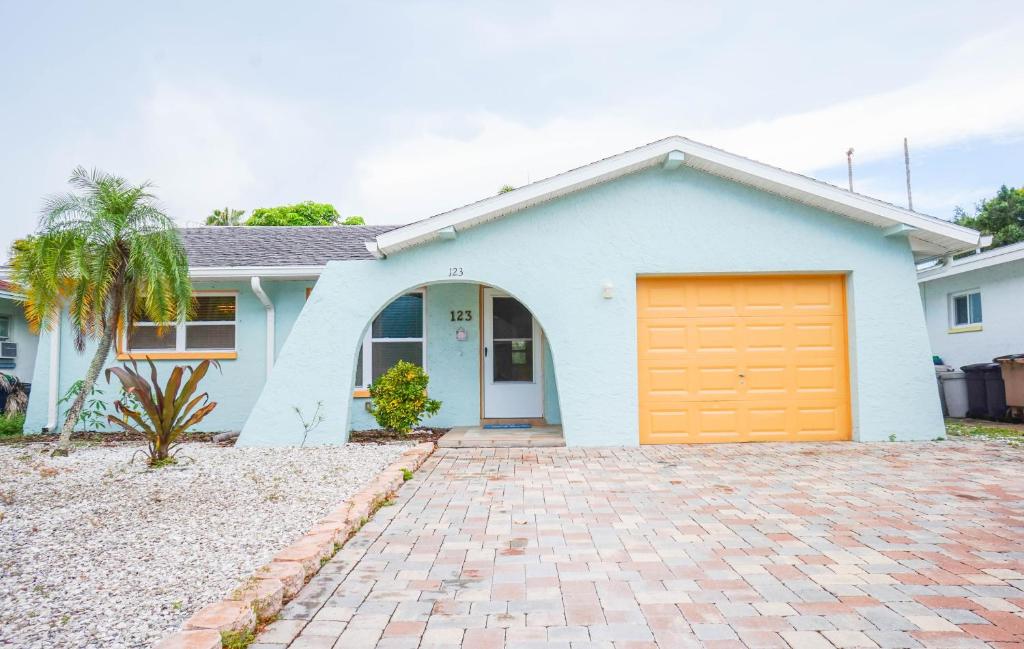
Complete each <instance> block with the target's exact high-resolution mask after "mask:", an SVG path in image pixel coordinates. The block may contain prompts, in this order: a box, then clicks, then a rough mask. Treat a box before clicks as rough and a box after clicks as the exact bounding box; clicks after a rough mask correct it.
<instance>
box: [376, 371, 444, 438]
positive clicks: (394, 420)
mask: <svg viewBox="0 0 1024 649" xmlns="http://www.w3.org/2000/svg"><path fill="white" fill-rule="evenodd" d="M429 382H430V377H429V376H427V373H426V372H424V371H423V368H422V367H420V366H419V365H415V364H413V363H409V362H406V361H398V362H397V363H395V365H394V367H392V368H391V369H389V370H388V371H387V372H384V374H382V375H380V377H378V378H377V380H376V381H374V382H373V384H372V385H371V386H370V407H369V411H370V414H371V415H373V418H374V419H376V420H377V423H378V424H380V425H381V427H383V428H386V429H388V430H392V431H395V432H397V433H402V434H403V435H404V434H406V433H408V432H409V431H410V430H412V429H413V428H415V427H416V426H418V425H419V423H420V421H422V419H423V417H424V415H434V414H437V411H438V410H440V409H441V402H440V401H437V400H435V399H430V398H428V397H427V384H428V383H429Z"/></svg>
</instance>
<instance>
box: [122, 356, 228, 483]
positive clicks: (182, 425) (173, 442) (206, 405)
mask: <svg viewBox="0 0 1024 649" xmlns="http://www.w3.org/2000/svg"><path fill="white" fill-rule="evenodd" d="M146 361H147V362H148V363H149V367H150V370H151V371H150V376H151V378H152V384H150V382H149V381H147V380H146V379H145V378H143V376H142V375H141V374H140V373H139V366H138V364H137V363H136V362H135V361H132V366H131V368H129V367H128V365H125V366H124V367H111V368H108V369H107V372H106V376H107V382H108V383H109V382H110V375H111V374H113V375H114V376H116V377H117V378H118V379H120V381H121V385H122V386H123V387H124V391H125V393H126V394H128V395H130V396H131V397H134V399H135V401H136V402H137V403H138V408H139V410H132V409H131V408H129V407H128V406H126V405H125V404H124V403H122V402H121V401H115V402H114V408H115V409H116V410H117V412H118V413H119V414H120V415H121V416H120V417H118V416H116V415H107V420H108V421H110V423H112V424H117V425H118V426H120V427H121V428H123V429H124V430H125V431H126V432H129V433H135V434H138V435H142V436H144V437H145V438H146V440H147V441H148V442H149V448H148V449H147V453H148V455H149V465H150V466H161V465H164V464H169V463H172V462H174V457H173V455H172V451H173V450H174V449H175V448H176V447H177V446H178V445H179V444H181V441H180V440H181V437H182V435H184V434H185V432H186V431H187V430H188V429H189V428H191V427H192V426H194V425H196V424H198V423H199V422H200V421H202V420H203V418H204V417H206V415H208V414H210V412H212V411H213V409H214V408H216V407H217V403H216V402H215V401H210V398H209V395H208V394H207V393H206V392H203V393H202V394H199V395H197V396H195V397H193V396H192V395H194V394H195V392H196V389H197V388H198V387H199V382H200V381H202V380H203V377H204V376H206V373H207V371H209V369H210V363H211V362H210V361H208V360H206V361H203V362H202V363H200V364H199V365H197V366H196V367H195V368H192V367H190V366H187V365H176V366H175V367H174V369H173V370H171V376H170V378H168V379H167V385H165V386H164V388H163V390H161V389H160V385H159V383H158V382H157V375H156V365H154V364H153V361H151V360H150V359H149V358H148V357H147V358H146ZM213 364H215V365H217V369H220V364H219V363H217V362H216V361H213ZM185 370H188V378H187V380H186V381H185V382H184V384H183V383H182V379H183V378H185ZM130 405H133V406H134V405H135V404H130ZM129 421H130V422H132V423H129Z"/></svg>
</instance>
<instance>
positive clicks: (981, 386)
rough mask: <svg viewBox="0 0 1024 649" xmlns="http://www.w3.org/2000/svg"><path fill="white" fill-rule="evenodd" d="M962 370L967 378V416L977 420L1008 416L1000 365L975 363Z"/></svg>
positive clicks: (965, 366)
mask: <svg viewBox="0 0 1024 649" xmlns="http://www.w3.org/2000/svg"><path fill="white" fill-rule="evenodd" d="M960 369H961V370H963V371H964V374H965V376H966V378H967V416H968V417H973V418H975V419H1002V418H1003V417H1004V416H1006V389H1005V388H1004V387H1003V374H1002V371H1001V370H1000V368H999V363H974V364H972V365H964V366H963V367H961V368H960Z"/></svg>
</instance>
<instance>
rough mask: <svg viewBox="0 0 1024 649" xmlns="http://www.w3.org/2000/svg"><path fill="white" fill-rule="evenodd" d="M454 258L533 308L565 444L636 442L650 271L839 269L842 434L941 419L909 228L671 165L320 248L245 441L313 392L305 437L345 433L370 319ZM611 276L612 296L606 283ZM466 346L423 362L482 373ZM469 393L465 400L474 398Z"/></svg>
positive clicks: (337, 438)
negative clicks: (895, 228) (438, 232)
mask: <svg viewBox="0 0 1024 649" xmlns="http://www.w3.org/2000/svg"><path fill="white" fill-rule="evenodd" d="M452 267H458V268H460V269H461V270H462V276H461V277H459V280H460V281H462V282H472V283H481V284H485V285H488V286H494V287H497V288H500V289H502V290H505V291H507V292H508V293H510V294H512V295H513V296H515V297H517V298H518V299H519V300H520V301H521V302H523V303H524V304H525V305H526V306H527V307H528V308H530V310H531V311H532V312H533V314H534V316H535V317H537V318H538V319H539V321H540V324H541V326H542V327H543V329H544V333H545V336H546V340H547V341H548V343H549V345H550V354H551V359H552V361H553V366H554V371H555V373H556V375H557V386H558V389H557V395H558V405H559V409H560V418H561V421H562V425H563V429H564V433H565V437H566V443H567V444H569V445H571V446H598V445H627V446H630V445H636V444H637V443H638V421H637V359H636V301H635V291H636V278H637V276H638V275H644V274H705V273H813V272H829V273H837V272H839V273H846V274H847V276H848V277H847V286H848V293H849V294H848V314H849V336H850V341H849V342H850V344H849V348H850V357H851V359H850V361H851V362H850V366H851V385H852V390H851V391H852V394H851V405H852V411H853V438H854V439H855V440H862V441H870V440H885V439H889V437H890V435H895V436H896V439H898V440H913V439H932V438H934V437H936V436H938V435H941V434H942V432H943V425H942V419H941V414H940V411H939V404H938V396H937V393H936V390H935V383H934V375H933V373H932V369H931V361H930V355H931V354H930V348H929V343H928V337H927V333H926V329H925V326H924V317H923V313H922V309H921V307H920V293H919V291H918V288H917V283H916V275H915V270H914V263H913V257H912V254H911V251H910V248H909V245H908V243H907V241H906V240H905V239H903V238H899V237H889V238H887V237H885V236H883V233H882V231H881V230H879V229H877V228H874V227H871V226H868V225H865V224H861V223H857V222H854V221H852V220H849V219H846V218H844V217H841V216H837V215H834V214H831V213H829V212H824V211H822V210H818V209H815V208H811V207H808V206H805V205H801V204H798V203H795V202H793V201H790V200H787V199H784V198H781V197H778V196H775V195H772V194H768V193H765V192H762V191H759V190H755V189H753V188H750V187H747V186H744V185H740V184H737V183H733V182H730V181H727V180H723V179H721V178H717V177H715V176H711V175H708V174H705V173H702V172H700V171H697V170H694V169H689V168H682V169H678V170H672V171H667V170H662V169H653V170H647V171H643V172H640V173H636V174H633V175H630V176H626V177H624V178H621V179H618V180H616V181H613V182H609V183H606V184H603V185H599V186H596V187H592V188H590V189H587V190H585V191H582V192H578V193H576V194H572V195H569V196H566V197H563V198H561V199H558V200H555V201H551V202H549V203H545V204H542V205H539V206H536V207H533V208H530V209H526V210H523V211H521V212H518V213H516V214H514V215H511V216H508V217H506V218H504V219H501V220H498V221H495V222H492V223H488V224H485V225H482V226H479V227H476V228H472V229H469V230H466V231H464V232H460V233H459V234H458V237H457V238H456V239H455V240H451V241H435V242H432V243H429V244H426V245H422V246H418V247H415V248H411V249H409V250H405V251H402V252H399V253H397V254H394V255H392V256H391V257H389V258H388V259H385V260H374V261H354V262H333V263H331V264H329V265H328V267H327V269H326V271H325V272H324V274H323V275H322V276H321V278H320V280H319V282H318V283H317V285H316V287H315V289H314V290H313V292H312V294H311V296H310V299H309V301H308V303H307V304H306V307H305V309H303V310H302V312H301V314H300V315H299V317H298V319H297V320H296V322H295V326H294V328H293V330H292V333H291V335H290V336H289V337H288V340H287V341H286V342H285V343H284V346H283V347H282V351H281V355H280V357H279V358H278V360H277V364H276V366H275V368H274V371H273V373H272V375H271V377H270V380H269V382H268V383H267V385H266V386H265V387H264V388H263V390H262V392H261V393H260V396H259V399H257V400H256V403H255V406H254V407H253V409H252V412H251V414H250V415H249V417H248V420H247V422H246V424H245V426H244V428H243V431H242V436H241V438H240V442H239V443H241V444H249V445H257V444H259V445H285V444H290V443H292V442H293V441H294V440H295V439H296V438H297V437H299V436H300V435H301V432H300V431H301V429H300V427H299V422H298V419H297V418H296V417H295V414H294V412H293V411H292V409H291V405H295V406H298V407H299V408H301V409H303V410H304V411H310V412H311V411H312V410H313V409H315V407H316V403H317V402H318V401H320V402H323V404H324V414H325V417H326V419H325V421H324V423H323V424H322V425H321V426H320V427H319V428H318V429H317V430H316V431H314V432H313V433H311V434H310V437H309V441H308V442H307V443H315V444H332V443H340V442H342V441H343V440H344V439H345V432H344V431H346V430H348V428H349V426H348V423H349V421H350V420H352V421H359V417H361V416H362V415H356V414H355V413H354V412H353V410H354V408H353V402H352V400H351V399H347V398H339V395H345V394H347V393H348V391H349V390H351V388H352V383H353V376H354V363H355V355H356V350H357V349H358V345H359V340H360V337H361V335H362V332H363V330H364V327H365V326H366V323H367V322H369V321H370V320H371V319H372V318H373V316H374V315H375V313H376V312H378V311H379V310H380V308H381V307H382V306H383V305H384V304H386V303H387V302H388V301H389V300H390V299H393V298H394V297H395V296H397V295H399V294H401V293H402V292H404V291H406V290H408V289H410V288H412V287H415V286H419V285H423V284H428V285H430V286H431V288H429V289H428V291H445V290H453V291H455V290H458V289H454V288H453V289H448V288H447V287H446V286H445V285H446V284H447V283H448V282H449V277H450V269H451V268H452ZM606 283H610V284H611V285H612V286H613V287H614V289H613V290H614V297H613V298H612V299H604V298H603V297H602V286H603V285H604V284H606ZM428 335H429V334H428ZM460 362H462V361H460V360H454V361H453V362H452V363H451V366H450V367H438V368H433V367H432V372H431V373H432V374H435V373H436V372H437V371H440V376H439V380H438V382H437V384H438V386H440V385H441V384H447V382H448V381H451V380H459V379H460V378H461V379H462V380H470V379H469V378H468V377H467V376H466V372H469V373H470V374H471V375H472V376H474V377H475V376H477V373H478V371H479V370H478V367H477V366H476V364H475V363H470V362H469V361H466V365H465V366H461V365H459V363H460ZM470 365H472V367H470ZM440 377H446V378H445V379H443V380H441V379H440ZM452 385H454V383H452ZM474 405H475V406H476V407H477V408H479V404H478V403H477V404H474V403H473V402H472V400H470V401H468V402H466V403H464V404H462V405H460V407H465V408H466V409H467V414H469V412H470V411H472V410H473V407H474Z"/></svg>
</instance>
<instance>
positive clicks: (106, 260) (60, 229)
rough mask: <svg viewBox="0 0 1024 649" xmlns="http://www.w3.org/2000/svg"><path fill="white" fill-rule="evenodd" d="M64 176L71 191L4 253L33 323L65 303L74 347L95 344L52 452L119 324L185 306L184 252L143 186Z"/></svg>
mask: <svg viewBox="0 0 1024 649" xmlns="http://www.w3.org/2000/svg"><path fill="white" fill-rule="evenodd" d="M68 182H69V183H70V184H71V186H72V187H74V188H75V189H77V190H79V192H80V193H68V194H65V195H61V196H54V197H51V198H49V199H47V200H46V202H45V204H44V207H43V213H42V216H41V218H40V220H39V229H38V231H37V233H36V234H35V235H33V236H32V237H29V238H28V239H24V240H22V241H19V242H18V243H17V244H16V245H14V246H13V247H12V256H11V279H12V280H13V283H14V285H15V287H16V290H17V291H19V292H20V293H21V294H22V295H23V297H24V305H25V317H26V318H27V319H28V321H29V324H30V325H31V326H32V328H33V329H35V330H38V329H39V328H40V327H44V326H45V327H50V326H52V325H53V324H54V323H55V322H57V321H58V320H59V318H60V312H61V309H63V308H64V307H67V309H68V313H69V316H70V319H71V323H72V325H73V326H74V328H75V334H76V335H75V347H76V348H77V349H78V350H79V352H82V351H84V350H85V340H86V338H91V339H95V340H97V341H98V344H97V347H96V353H95V355H94V356H93V358H92V361H91V362H90V363H89V369H88V371H87V372H86V375H85V377H84V379H83V385H82V389H81V390H80V391H79V392H78V396H77V397H76V398H75V400H74V401H73V402H72V404H71V407H70V409H69V410H68V413H67V417H66V418H65V420H64V426H63V428H61V432H60V442H59V443H58V446H57V450H55V451H54V454H55V455H66V454H67V452H68V449H69V448H70V442H71V431H72V430H73V429H74V427H75V423H76V422H77V421H78V416H79V413H81V411H82V404H83V402H84V401H85V398H86V397H88V396H89V395H90V394H91V393H92V389H93V386H94V385H95V384H96V378H97V377H98V376H99V373H100V370H101V369H102V368H103V364H104V363H105V362H106V360H107V358H108V357H109V356H110V350H111V346H112V345H113V342H114V338H115V336H116V335H117V330H118V327H119V326H123V327H125V329H126V330H127V329H129V328H130V327H131V326H132V325H133V324H134V323H135V322H136V321H137V320H140V319H142V320H146V321H150V322H159V323H172V322H174V321H175V320H177V319H179V318H185V317H186V316H187V314H188V312H189V310H190V309H191V308H192V284H191V282H190V281H189V276H188V259H187V257H186V256H185V249H184V248H183V246H182V244H181V239H180V238H179V236H178V231H177V229H176V228H175V225H174V221H172V220H171V219H170V217H168V216H167V215H166V214H164V213H163V212H161V211H160V209H159V208H158V207H157V204H156V199H155V197H154V196H153V195H152V194H150V193H149V191H148V189H149V183H143V184H141V185H131V184H129V183H128V182H127V181H126V180H125V179H123V178H119V177H117V176H111V175H109V174H106V173H103V172H100V171H95V170H93V171H86V170H85V169H84V168H82V167H78V168H77V169H75V170H74V172H73V173H72V174H71V179H70V180H69V181H68Z"/></svg>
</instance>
